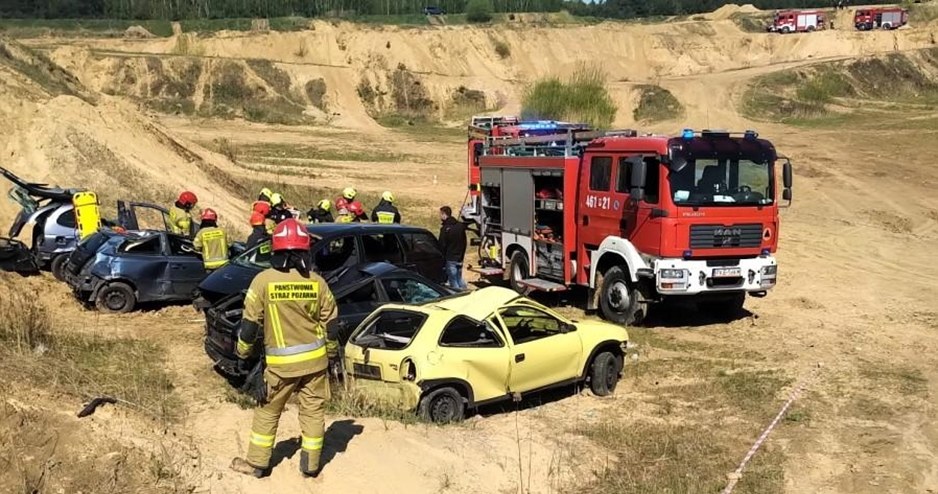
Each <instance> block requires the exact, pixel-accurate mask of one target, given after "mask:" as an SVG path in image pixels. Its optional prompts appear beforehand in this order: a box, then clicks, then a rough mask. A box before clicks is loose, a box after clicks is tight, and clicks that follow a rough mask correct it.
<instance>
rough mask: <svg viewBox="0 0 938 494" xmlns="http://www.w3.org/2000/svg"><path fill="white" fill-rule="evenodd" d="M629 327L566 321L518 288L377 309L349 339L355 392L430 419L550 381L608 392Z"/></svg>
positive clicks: (348, 366)
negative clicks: (413, 411) (519, 292)
mask: <svg viewBox="0 0 938 494" xmlns="http://www.w3.org/2000/svg"><path fill="white" fill-rule="evenodd" d="M628 338H629V336H628V332H626V330H625V329H624V328H622V327H619V326H614V325H611V324H608V323H605V322H600V321H582V322H576V321H570V320H568V319H566V318H564V317H563V316H560V315H559V314H557V313H556V312H554V311H552V310H550V309H548V308H547V307H544V306H543V305H541V304H538V303H537V302H534V301H533V300H531V299H528V298H526V297H523V296H520V295H518V293H517V292H515V291H513V290H509V289H507V288H501V287H488V288H483V289H480V290H477V291H474V292H470V293H465V294H460V295H454V296H451V297H446V298H442V299H437V300H435V301H431V302H427V303H424V304H421V305H397V304H389V305H384V306H382V307H380V308H379V309H378V310H376V311H375V312H373V313H372V314H371V315H370V316H369V317H368V318H367V319H365V321H363V322H362V323H361V324H360V325H359V326H358V328H356V329H355V331H354V332H353V333H352V335H351V337H350V338H349V341H348V344H347V345H346V346H345V357H344V361H343V364H344V366H345V371H346V376H348V382H349V386H350V387H351V389H352V390H354V391H356V392H359V393H361V394H362V395H364V396H366V397H368V398H372V399H375V400H378V401H380V402H383V403H385V404H386V405H387V404H390V405H392V406H395V407H400V408H402V409H404V410H416V411H417V413H418V415H419V416H420V417H421V418H423V419H425V420H429V421H433V422H453V421H458V420H461V419H462V418H463V417H464V415H465V413H466V410H467V409H474V408H477V407H479V406H481V405H486V404H489V403H494V402H497V401H501V400H509V399H512V398H515V399H518V398H520V397H521V396H522V395H526V394H528V393H533V392H535V391H541V390H544V389H547V388H552V387H557V386H564V385H572V384H576V383H582V382H587V383H589V386H590V388H591V389H592V390H593V392H594V393H595V394H597V395H599V396H605V395H608V394H610V393H612V392H613V391H614V390H615V387H616V384H617V383H618V381H619V378H620V377H621V373H622V365H623V358H624V355H625V349H626V346H627V342H628Z"/></svg>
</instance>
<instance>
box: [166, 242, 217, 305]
mask: <svg viewBox="0 0 938 494" xmlns="http://www.w3.org/2000/svg"><path fill="white" fill-rule="evenodd" d="M161 237H163V242H164V253H165V254H166V256H167V259H168V261H169V278H170V282H171V283H172V288H171V290H170V294H169V298H174V299H178V300H188V299H191V298H192V297H193V294H194V292H195V289H196V288H197V287H198V286H199V283H200V282H201V281H202V279H203V278H205V277H206V276H207V275H208V272H206V271H205V265H204V264H203V263H202V257H201V256H199V254H198V253H196V252H195V250H194V249H193V248H192V242H191V241H189V240H188V239H184V238H182V237H180V236H178V235H172V234H168V233H163V234H161Z"/></svg>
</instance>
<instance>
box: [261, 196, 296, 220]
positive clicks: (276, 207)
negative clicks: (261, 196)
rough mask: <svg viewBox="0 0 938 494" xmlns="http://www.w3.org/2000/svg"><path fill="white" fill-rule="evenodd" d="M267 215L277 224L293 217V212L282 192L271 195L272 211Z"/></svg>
mask: <svg viewBox="0 0 938 494" xmlns="http://www.w3.org/2000/svg"><path fill="white" fill-rule="evenodd" d="M267 217H268V218H270V219H271V220H273V222H274V224H277V225H279V224H280V223H282V222H283V221H284V220H287V219H289V218H292V217H293V213H291V212H290V209H289V207H288V206H287V202H286V201H284V200H283V196H281V195H280V194H278V193H274V194H273V195H271V196H270V213H269V214H268V216H267Z"/></svg>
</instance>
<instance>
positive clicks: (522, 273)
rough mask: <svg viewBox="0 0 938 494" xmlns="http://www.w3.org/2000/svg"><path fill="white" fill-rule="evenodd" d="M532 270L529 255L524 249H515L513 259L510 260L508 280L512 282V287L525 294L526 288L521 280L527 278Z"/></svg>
mask: <svg viewBox="0 0 938 494" xmlns="http://www.w3.org/2000/svg"><path fill="white" fill-rule="evenodd" d="M530 272H531V269H530V268H529V267H528V256H527V255H525V253H524V251H523V250H518V251H515V253H514V254H512V255H511V261H509V262H508V277H509V278H508V282H509V283H510V284H511V289H512V290H514V291H516V292H518V293H520V294H522V295H523V294H524V292H525V291H526V288H525V286H524V285H522V284H521V281H522V280H524V279H525V278H527V277H528V276H529V274H530Z"/></svg>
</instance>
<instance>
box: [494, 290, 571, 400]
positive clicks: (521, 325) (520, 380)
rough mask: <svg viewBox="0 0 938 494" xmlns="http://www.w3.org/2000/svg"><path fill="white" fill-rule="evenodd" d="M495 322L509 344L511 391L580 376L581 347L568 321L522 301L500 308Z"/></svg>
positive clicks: (534, 387)
mask: <svg viewBox="0 0 938 494" xmlns="http://www.w3.org/2000/svg"><path fill="white" fill-rule="evenodd" d="M498 320H499V322H500V324H501V327H502V329H503V330H504V332H505V333H506V334H507V336H508V339H509V342H510V344H511V356H510V358H509V364H510V365H511V377H510V379H509V381H508V387H509V389H510V390H511V392H513V393H525V392H528V391H533V390H537V389H541V388H545V387H547V386H551V385H554V384H558V383H562V382H564V381H567V380H571V379H573V378H575V377H577V376H578V375H579V374H580V359H581V353H582V344H581V343H580V338H579V336H578V335H577V334H576V332H575V331H568V326H569V325H568V323H567V321H564V320H562V319H560V318H559V317H557V316H555V315H554V314H551V313H550V312H548V311H547V310H545V309H544V308H542V307H537V306H535V305H534V304H529V303H525V302H521V303H515V304H511V305H508V306H506V307H503V308H502V309H500V310H499V311H498ZM569 328H572V326H569Z"/></svg>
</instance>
